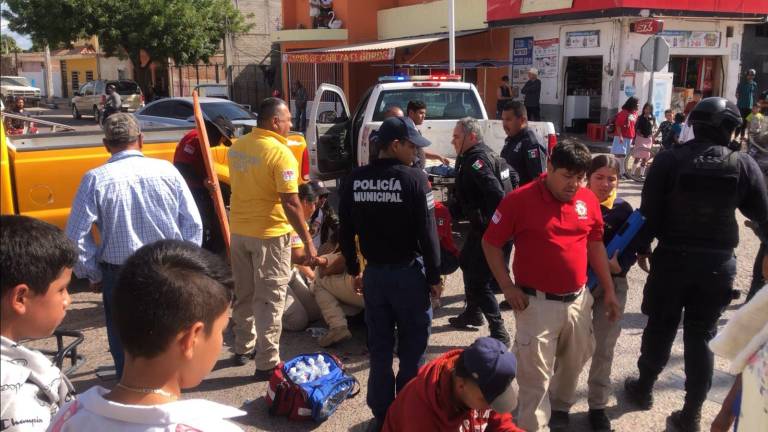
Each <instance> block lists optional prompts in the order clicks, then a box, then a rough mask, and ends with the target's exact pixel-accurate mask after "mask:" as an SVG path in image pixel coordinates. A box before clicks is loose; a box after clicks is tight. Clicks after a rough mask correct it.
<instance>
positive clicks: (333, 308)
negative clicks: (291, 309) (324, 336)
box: [314, 273, 365, 328]
mask: <svg viewBox="0 0 768 432" xmlns="http://www.w3.org/2000/svg"><path fill="white" fill-rule="evenodd" d="M314 294H315V300H317V305H318V306H320V313H322V314H323V319H324V320H325V322H326V323H327V324H328V327H329V328H337V327H347V313H346V312H345V310H344V309H345V308H344V307H343V306H345V305H350V306H352V307H353V309H356V310H357V311H358V312H359V311H360V310H362V309H363V307H364V306H365V303H364V301H363V296H361V295H359V294H357V293H356V292H355V287H354V279H353V278H352V276H350V275H348V274H346V273H344V274H337V275H330V276H323V277H321V278H318V279H317V280H316V281H315V284H314ZM347 309H349V308H348V307H347ZM347 312H354V311H347Z"/></svg>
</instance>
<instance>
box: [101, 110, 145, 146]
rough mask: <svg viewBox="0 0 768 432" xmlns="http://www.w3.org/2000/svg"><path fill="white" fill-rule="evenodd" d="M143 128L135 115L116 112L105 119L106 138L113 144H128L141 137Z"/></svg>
mask: <svg viewBox="0 0 768 432" xmlns="http://www.w3.org/2000/svg"><path fill="white" fill-rule="evenodd" d="M139 135H141V129H140V128H139V124H138V123H137V122H136V119H135V118H134V117H133V115H131V114H128V113H121V112H119V113H115V114H112V115H111V116H109V117H107V119H106V120H104V138H106V140H107V141H109V143H111V144H128V143H132V142H134V141H136V140H137V139H139Z"/></svg>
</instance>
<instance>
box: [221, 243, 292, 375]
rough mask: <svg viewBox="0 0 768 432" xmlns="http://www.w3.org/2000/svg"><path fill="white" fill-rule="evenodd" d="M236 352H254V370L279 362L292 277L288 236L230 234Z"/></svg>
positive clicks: (265, 368)
mask: <svg viewBox="0 0 768 432" xmlns="http://www.w3.org/2000/svg"><path fill="white" fill-rule="evenodd" d="M231 254H232V272H233V274H234V277H235V296H236V299H235V304H234V307H233V308H232V321H233V323H234V333H235V347H234V348H235V353H237V354H246V353H248V352H250V351H252V350H254V349H255V350H256V356H255V359H256V369H259V370H268V369H272V368H274V367H275V366H277V364H278V363H280V333H281V332H282V329H283V327H282V321H281V320H282V315H283V308H284V307H285V294H286V290H287V289H288V281H289V280H290V278H291V246H290V236H289V235H288V234H286V235H283V236H280V237H274V238H270V239H259V238H255V237H246V236H240V235H237V234H232V246H231Z"/></svg>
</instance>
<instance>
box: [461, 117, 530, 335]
mask: <svg viewBox="0 0 768 432" xmlns="http://www.w3.org/2000/svg"><path fill="white" fill-rule="evenodd" d="M451 143H452V144H453V148H454V149H455V150H456V155H457V157H456V189H455V190H456V201H457V205H458V207H459V208H460V212H461V214H463V216H465V217H466V218H467V219H468V220H469V222H470V228H469V232H468V233H467V237H466V239H465V241H464V246H463V247H462V249H461V254H460V256H459V263H460V265H461V270H462V272H463V276H464V291H465V293H466V304H467V306H466V308H465V309H464V311H463V312H462V313H461V314H459V315H458V316H455V317H452V318H449V320H448V322H449V323H450V325H451V326H452V327H456V328H465V327H467V326H470V325H473V326H479V325H482V322H483V316H485V319H486V320H487V321H488V327H489V329H490V335H491V337H492V338H495V339H498V340H499V341H501V342H502V343H504V344H505V345H507V346H509V342H510V340H509V333H507V329H506V328H505V327H504V319H503V318H502V317H501V312H500V310H499V304H498V302H497V300H496V296H495V295H494V293H493V290H492V288H491V280H492V279H493V275H492V274H491V271H490V269H489V268H488V263H487V262H486V260H485V255H484V254H483V248H482V239H483V233H484V232H485V229H486V227H487V226H488V223H489V222H490V220H491V216H493V212H494V211H495V210H496V207H498V205H499V202H501V199H502V198H504V195H506V193H508V192H511V191H512V189H513V188H514V186H516V185H517V176H516V174H514V172H513V171H511V170H510V169H509V167H508V166H507V164H506V163H505V162H504V161H503V159H501V158H499V157H498V156H497V155H496V154H495V153H494V152H493V150H491V149H490V148H489V147H488V146H487V145H485V144H484V143H483V135H482V129H481V127H480V124H479V123H478V121H477V120H475V119H473V118H471V117H465V118H463V119H461V120H459V121H458V122H457V123H456V127H455V128H454V130H453V140H452V141H451Z"/></svg>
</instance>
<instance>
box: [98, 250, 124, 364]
mask: <svg viewBox="0 0 768 432" xmlns="http://www.w3.org/2000/svg"><path fill="white" fill-rule="evenodd" d="M100 267H101V296H102V299H103V301H104V316H105V317H106V321H107V341H108V342H109V352H110V354H112V360H114V362H115V373H116V374H117V378H118V379H120V377H121V376H122V375H123V365H124V363H125V355H124V353H123V344H121V343H120V337H119V336H118V334H117V329H116V328H115V323H114V321H112V310H113V308H114V303H113V298H114V294H113V293H114V290H115V287H116V286H117V277H118V276H119V274H120V267H117V266H113V265H109V264H101V266H100Z"/></svg>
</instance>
